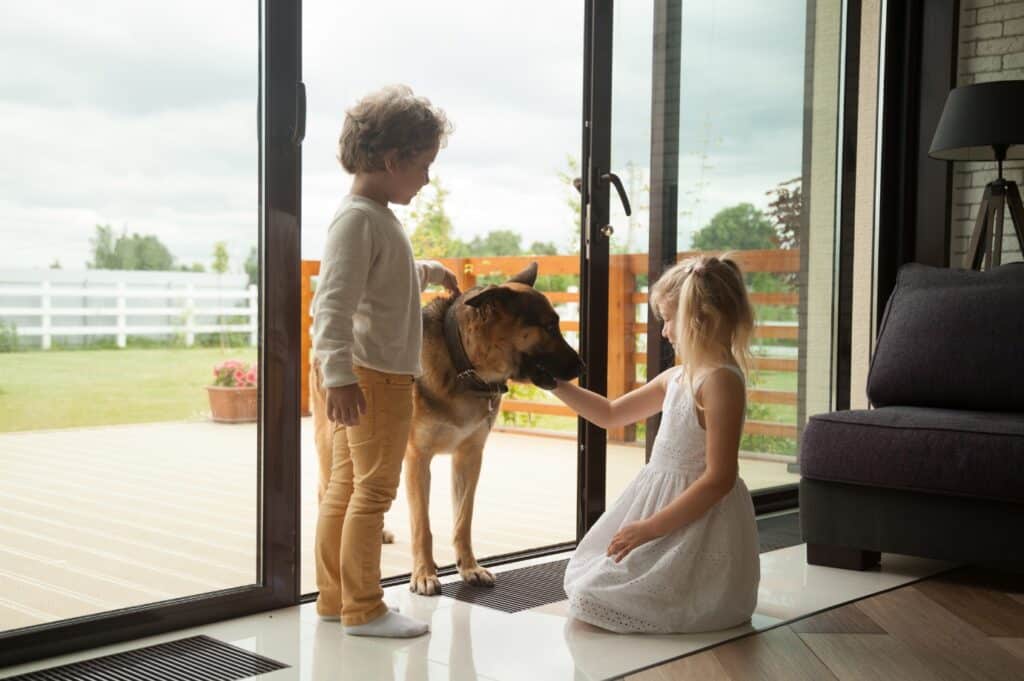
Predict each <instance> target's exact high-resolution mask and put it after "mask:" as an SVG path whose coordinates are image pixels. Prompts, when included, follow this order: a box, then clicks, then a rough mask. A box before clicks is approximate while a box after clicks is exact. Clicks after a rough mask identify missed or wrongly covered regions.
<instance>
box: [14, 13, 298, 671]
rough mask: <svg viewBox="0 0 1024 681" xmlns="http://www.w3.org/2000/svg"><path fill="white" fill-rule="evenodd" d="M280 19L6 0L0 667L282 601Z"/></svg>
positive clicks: (289, 307)
mask: <svg viewBox="0 0 1024 681" xmlns="http://www.w3.org/2000/svg"><path fill="white" fill-rule="evenodd" d="M51 5H52V6H51ZM297 19H298V15H297V12H296V11H295V9H294V7H293V6H292V5H291V4H290V3H286V2H272V1H271V2H267V3H266V4H265V6H261V5H260V4H259V3H253V2H250V1H248V0H245V1H241V0H240V1H235V2H226V3H217V5H216V6H215V7H212V8H211V7H210V6H209V4H208V3H201V2H185V3H176V4H175V5H174V6H173V7H171V6H166V7H164V6H154V5H151V4H147V5H145V6H144V7H143V6H142V5H139V4H138V3H131V2H116V1H107V2H99V3H91V4H89V5H88V6H85V5H82V6H79V5H75V4H68V3H43V2H41V3H5V4H4V5H3V6H2V7H0V45H2V46H0V55H2V57H3V61H4V63H5V64H6V67H5V69H4V71H3V75H2V76H0V80H2V83H3V87H2V93H3V94H2V95H0V144H2V146H3V147H4V149H5V153H4V154H3V156H2V158H0V175H2V176H3V177H4V182H3V183H2V185H3V191H2V194H0V204H2V205H3V211H0V214H2V215H0V241H2V242H3V243H4V248H3V249H0V666H3V665H6V664H9V663H12V662H15V661H18V660H21V659H28V658H34V657H41V656H46V655H52V654H55V653H58V652H68V651H70V650H74V649H77V648H81V647H86V646H90V647H91V646H95V645H98V644H101V643H103V642H106V641H111V640H115V639H119V638H126V637H134V636H140V635H144V634H147V633H155V632H157V631H161V630H166V629H171V628H176V627H180V626H184V625H188V624H194V623H198V622H201V621H208V620H212V619H219V618H224V617H228V616H232V615H238V614H242V613H245V612H253V611H258V610H261V609H265V608H267V607H271V606H273V605H277V604H279V605H283V604H287V603H290V602H293V601H294V599H295V598H296V592H297V585H296V584H295V580H294V578H293V574H294V566H295V563H296V556H295V555H294V554H295V552H294V549H293V547H294V535H295V522H296V514H295V504H294V502H295V497H296V495H295V489H296V487H297V485H296V480H297V456H296V454H297V444H298V443H297V429H296V428H295V426H294V424H295V418H294V417H293V418H290V419H289V418H286V416H287V415H288V414H290V413H292V414H293V413H295V412H296V411H297V409H296V406H295V402H296V398H297V396H298V382H297V380H296V377H297V374H298V372H297V364H298V363H297V359H296V357H297V350H298V342H297V336H298V314H297V310H295V300H297V298H298V263H297V262H296V260H297V259H296V258H295V257H294V254H296V253H297V244H298V219H299V215H298V183H297V177H298V142H299V141H300V137H299V135H298V134H297V133H300V132H301V130H300V126H297V125H296V124H297V120H296V111H297V107H296V82H297V81H298V80H299V70H298V67H299V64H298V31H297V28H298V22H297ZM266 102H271V103H272V104H273V105H272V106H270V107H265V106H263V104H264V103H266Z"/></svg>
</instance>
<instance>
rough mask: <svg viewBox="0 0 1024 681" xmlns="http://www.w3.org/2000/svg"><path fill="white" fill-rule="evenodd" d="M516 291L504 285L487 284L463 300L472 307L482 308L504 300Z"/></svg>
mask: <svg viewBox="0 0 1024 681" xmlns="http://www.w3.org/2000/svg"><path fill="white" fill-rule="evenodd" d="M514 293H515V292H514V291H512V290H511V289H507V288H505V287H504V286H487V287H485V288H483V289H481V290H480V291H479V292H478V293H475V294H473V295H472V296H470V297H468V298H466V299H465V300H464V301H462V302H463V304H465V305H469V306H470V307H475V308H481V307H483V306H484V305H488V304H490V303H497V302H504V301H506V300H508V299H509V298H510V297H511V296H512V295H514Z"/></svg>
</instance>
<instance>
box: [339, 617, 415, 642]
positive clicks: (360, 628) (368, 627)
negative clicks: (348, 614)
mask: <svg viewBox="0 0 1024 681" xmlns="http://www.w3.org/2000/svg"><path fill="white" fill-rule="evenodd" d="M344 628H345V633H346V634H349V635H350V636H380V637H383V638H412V637H413V636H422V635H423V634H425V633H427V632H428V631H430V627H429V626H427V625H426V624H424V623H423V622H420V621H418V620H414V619H413V618H411V617H406V616H405V615H401V614H399V613H397V612H392V611H390V610H388V611H387V612H386V613H384V614H383V615H381V616H380V617H378V618H377V619H375V620H370V621H369V622H367V623H366V624H357V625H354V626H348V625H346V626H345V627H344Z"/></svg>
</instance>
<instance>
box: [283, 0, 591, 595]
mask: <svg viewBox="0 0 1024 681" xmlns="http://www.w3.org/2000/svg"><path fill="white" fill-rule="evenodd" d="M538 16H542V17H544V19H543V21H538V20H537V17H538ZM303 21H304V24H303V29H304V44H305V54H304V63H305V82H306V87H307V92H308V98H309V105H308V111H309V123H308V125H307V137H306V143H305V152H304V169H303V170H304V173H303V175H304V192H303V195H304V204H303V213H304V222H305V229H304V230H303V238H304V241H303V248H302V257H303V260H304V273H305V274H304V278H305V279H306V282H307V283H306V284H305V286H306V288H305V289H304V290H305V291H306V292H307V296H311V294H312V291H313V290H314V288H315V272H316V271H318V267H319V260H320V259H321V257H322V256H323V244H324V240H325V236H326V231H327V226H328V224H329V223H330V220H331V217H332V215H333V214H334V211H335V209H336V207H337V204H338V202H339V201H340V200H341V198H342V197H343V196H344V195H345V194H346V193H347V192H348V189H349V185H350V183H351V177H350V176H347V175H346V174H345V173H344V171H343V170H342V169H341V167H340V165H339V164H338V162H337V158H336V156H337V140H338V134H339V132H340V130H341V126H342V122H343V121H344V113H345V109H346V108H347V107H349V106H351V105H352V104H354V103H355V102H356V101H357V100H358V99H359V98H361V97H362V96H364V95H365V94H368V93H369V92H371V91H373V90H376V89H378V88H380V87H382V86H384V85H388V84H391V83H396V82H401V83H405V84H407V85H409V86H410V87H411V88H412V89H413V91H414V92H415V93H416V94H417V95H422V96H426V97H428V98H429V99H430V100H431V102H432V103H434V104H436V105H438V106H440V107H441V108H443V109H444V110H445V111H446V113H447V115H448V117H449V119H450V120H451V121H452V123H453V124H454V128H455V131H454V134H453V135H452V136H451V137H450V138H449V141H448V144H447V147H446V148H443V149H442V150H441V151H440V153H439V155H438V157H437V160H436V162H435V163H434V166H433V169H432V176H433V179H432V182H431V184H430V185H428V186H426V187H424V188H423V190H422V191H421V192H420V194H419V196H418V197H417V198H416V199H415V200H414V201H413V203H412V204H411V205H410V206H409V207H407V208H406V207H401V206H392V208H393V209H394V210H395V213H396V214H397V216H398V217H399V219H400V220H401V221H402V223H403V224H404V225H405V226H406V228H407V230H408V232H409V234H410V237H411V240H412V242H413V246H414V251H415V254H416V257H418V258H428V259H436V260H440V261H441V262H442V263H444V264H445V265H446V266H447V267H448V268H449V269H451V270H453V271H454V272H456V273H457V274H458V276H459V277H460V280H461V284H462V288H463V289H466V288H467V287H471V286H474V285H485V284H490V283H500V282H502V281H505V280H506V279H508V278H509V277H511V276H512V275H514V274H516V273H517V272H518V271H519V270H521V269H522V268H523V267H524V266H526V265H527V264H528V263H530V262H534V261H535V262H537V263H538V265H539V277H538V280H537V284H536V287H537V288H538V289H540V290H542V291H544V292H545V293H546V294H547V295H548V298H549V300H550V301H551V303H552V305H554V307H555V309H556V311H557V312H558V314H559V316H560V318H561V325H562V330H563V332H564V333H565V335H566V337H567V338H568V339H569V341H570V343H571V344H573V345H575V346H576V347H578V334H579V328H580V322H579V310H580V279H579V241H580V237H579V234H580V232H579V229H580V226H579V213H580V206H579V194H578V192H577V190H576V189H575V188H574V186H573V179H574V178H575V177H577V176H578V175H579V172H580V170H579V165H580V120H581V109H580V107H581V100H582V73H583V59H582V54H583V44H582V38H583V8H582V6H579V5H577V4H563V3H555V4H552V3H542V2H528V3H526V5H523V4H522V3H520V4H517V5H516V6H515V7H514V8H509V9H507V10H498V11H496V10H495V8H494V7H493V6H492V5H489V4H487V3H477V4H472V3H470V4H466V3H457V2H441V3H440V4H438V3H431V4H429V5H427V4H409V5H407V6H403V10H402V12H401V13H400V14H396V13H395V12H394V8H393V7H391V6H389V5H385V4H378V5H372V4H371V5H367V4H360V5H354V4H351V3H334V2H326V1H309V2H306V3H305V4H304V8H303ZM382 25H387V26H388V30H387V31H386V32H384V33H381V32H379V31H366V32H360V31H353V32H350V33H348V35H347V37H346V39H345V40H344V41H339V40H338V39H337V35H338V33H337V30H338V27H339V26H347V27H351V26H382ZM524 35H529V46H528V47H526V46H525V44H524V42H523V36H524ZM367 55H373V58H372V59H370V58H367ZM470 55H471V56H470ZM470 84H471V85H470ZM439 295H444V294H443V292H441V291H440V290H429V291H427V292H426V293H425V294H424V296H423V302H424V303H426V302H428V301H429V300H431V299H433V298H434V297H436V296H439ZM307 300H308V298H307ZM307 308H308V306H307V305H306V304H305V303H304V305H303V309H304V310H305V309H307ZM304 348H307V350H304V353H305V356H308V343H307V344H305V345H304ZM304 413H306V414H308V413H309V411H308V409H307V410H306V411H305V412H304ZM576 428H577V426H576V417H575V416H574V415H572V414H571V412H569V411H568V410H567V409H566V408H565V407H563V406H562V405H561V403H560V402H558V401H557V400H556V399H555V398H554V397H552V396H551V395H549V394H547V393H546V392H545V391H543V390H540V389H538V388H535V387H533V386H531V385H529V384H521V383H511V384H510V393H509V394H508V395H507V396H506V397H505V399H504V400H503V402H502V406H501V412H500V414H499V415H498V418H497V422H496V426H495V428H494V430H493V432H492V433H491V434H490V436H489V439H488V441H487V444H486V447H485V450H484V453H483V463H482V471H481V476H480V482H479V486H478V488H477V492H476V503H475V511H474V516H473V532H472V534H473V537H472V541H473V546H474V550H475V553H476V555H477V558H483V557H486V556H494V555H500V554H507V553H512V552H516V551H522V550H526V549H532V548H536V547H541V546H546V545H552V544H558V543H563V542H570V541H573V540H574V539H575V537H576V528H575V508H576V496H575V493H574V489H575V483H576V461H577V446H576ZM302 432H303V447H302V452H303V483H302V499H303V502H302V504H303V505H302V550H303V561H302V564H303V574H302V590H303V591H304V592H310V591H314V590H315V589H316V583H315V575H314V570H313V565H314V563H313V561H312V550H313V540H314V536H315V529H316V518H317V494H316V491H317V484H318V474H317V464H316V462H317V457H316V448H315V445H314V442H313V435H312V418H311V416H304V417H303V419H302ZM451 462H452V457H451V456H450V455H449V454H447V453H445V454H439V455H437V456H435V457H434V459H433V462H432V465H431V475H432V483H431V496H430V499H431V501H430V524H431V529H432V531H433V539H434V541H433V550H434V558H435V561H436V562H437V564H438V565H441V566H443V565H450V564H452V563H453V562H454V553H453V551H452V510H451V507H452V504H451ZM403 485H404V481H403ZM409 524H410V521H409V510H408V504H407V501H406V493H405V490H404V488H403V489H400V490H399V494H398V497H397V498H396V500H395V502H394V504H393V506H392V508H391V511H390V512H389V513H388V514H387V516H386V518H385V526H386V528H387V529H388V531H390V532H392V533H393V534H394V543H393V544H388V545H386V546H385V547H384V551H383V555H382V575H383V576H384V577H385V578H386V577H388V576H395V575H400V574H403V573H408V572H410V570H411V569H412V562H411V553H410V527H409Z"/></svg>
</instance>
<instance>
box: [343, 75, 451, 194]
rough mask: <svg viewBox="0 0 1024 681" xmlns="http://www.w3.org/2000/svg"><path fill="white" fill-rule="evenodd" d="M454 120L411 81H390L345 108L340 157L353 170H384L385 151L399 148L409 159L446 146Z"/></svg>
mask: <svg viewBox="0 0 1024 681" xmlns="http://www.w3.org/2000/svg"><path fill="white" fill-rule="evenodd" d="M451 132H452V124H451V123H449V122H448V117H447V116H446V115H445V113H444V111H442V110H441V109H439V108H438V107H436V106H434V105H432V104H431V103H430V100H429V99H427V98H426V97H417V96H416V95H414V94H413V92H412V88H410V87H409V86H407V85H389V86H388V87H385V88H382V89H380V90H378V91H376V92H372V93H370V94H369V95H367V96H366V97H363V98H362V99H361V100H359V101H358V102H357V103H356V105H355V106H353V107H352V108H351V109H349V110H348V111H346V112H345V123H344V124H343V125H342V127H341V136H340V137H339V138H338V160H339V161H341V167H342V168H344V169H345V170H346V171H348V172H350V173H352V174H353V175H354V174H356V173H372V172H375V171H378V170H384V169H385V168H384V155H385V153H387V152H389V151H392V150H394V151H397V152H398V158H399V159H407V158H410V157H412V156H415V155H416V154H418V153H420V152H423V151H426V150H427V149H432V148H433V147H434V146H435V145H437V146H444V144H445V141H446V140H447V138H448V135H450V134H451Z"/></svg>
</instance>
